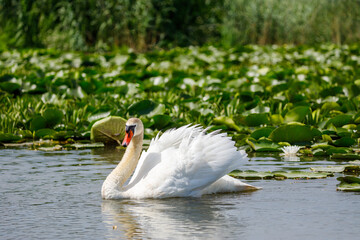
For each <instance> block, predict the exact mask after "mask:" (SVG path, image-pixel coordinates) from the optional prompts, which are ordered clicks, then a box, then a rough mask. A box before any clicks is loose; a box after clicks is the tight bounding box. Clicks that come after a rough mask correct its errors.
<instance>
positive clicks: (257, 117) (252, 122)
mask: <svg viewBox="0 0 360 240" xmlns="http://www.w3.org/2000/svg"><path fill="white" fill-rule="evenodd" d="M269 122H270V121H269V117H268V114H267V113H252V114H249V115H247V116H246V118H245V123H246V125H247V126H249V127H257V126H260V125H264V124H268V123H269Z"/></svg>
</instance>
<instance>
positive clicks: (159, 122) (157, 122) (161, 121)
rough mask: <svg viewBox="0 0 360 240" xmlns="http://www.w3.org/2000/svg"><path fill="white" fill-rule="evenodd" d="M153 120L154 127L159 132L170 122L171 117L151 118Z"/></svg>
mask: <svg viewBox="0 0 360 240" xmlns="http://www.w3.org/2000/svg"><path fill="white" fill-rule="evenodd" d="M152 119H153V120H154V125H153V126H154V127H155V128H157V129H159V130H161V129H163V128H164V127H166V126H167V125H168V124H169V123H170V122H171V120H172V119H171V117H170V116H168V115H155V116H153V117H152Z"/></svg>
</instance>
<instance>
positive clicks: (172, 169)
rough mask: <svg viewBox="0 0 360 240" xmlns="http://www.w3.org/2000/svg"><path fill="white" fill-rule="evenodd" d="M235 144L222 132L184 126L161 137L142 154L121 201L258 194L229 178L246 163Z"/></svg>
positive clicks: (153, 141) (245, 185)
mask: <svg viewBox="0 0 360 240" xmlns="http://www.w3.org/2000/svg"><path fill="white" fill-rule="evenodd" d="M247 159H248V158H247V154H246V153H245V151H237V149H236V147H235V146H234V142H233V141H232V140H231V139H230V138H229V137H227V136H226V134H223V133H219V132H212V133H209V134H206V130H204V129H203V128H201V127H199V126H196V125H195V126H190V125H187V126H183V127H180V128H178V129H172V130H168V131H166V132H164V133H163V134H162V135H161V136H160V135H159V134H158V135H157V136H156V137H155V138H154V139H153V140H152V141H151V143H150V146H149V148H148V150H147V151H143V152H142V154H141V157H140V159H139V162H138V165H137V167H136V169H135V171H134V174H133V176H132V178H131V180H130V182H129V184H128V185H127V186H125V187H124V188H123V191H124V192H122V193H121V197H129V198H164V197H185V196H192V197H198V196H201V195H202V194H209V193H217V192H232V191H243V190H250V189H252V190H255V189H257V188H255V187H252V186H250V185H247V184H245V183H242V182H241V181H240V180H238V179H234V178H232V177H230V176H227V174H228V173H229V172H231V171H232V170H235V169H240V168H241V166H242V165H243V164H244V162H245V161H246V160H247Z"/></svg>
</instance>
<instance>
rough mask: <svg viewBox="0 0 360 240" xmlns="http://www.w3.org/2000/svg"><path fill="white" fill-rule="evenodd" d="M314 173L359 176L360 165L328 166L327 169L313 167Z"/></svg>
mask: <svg viewBox="0 0 360 240" xmlns="http://www.w3.org/2000/svg"><path fill="white" fill-rule="evenodd" d="M310 169H311V171H314V172H330V173H345V174H358V173H359V172H360V165H341V166H327V167H312V168H310Z"/></svg>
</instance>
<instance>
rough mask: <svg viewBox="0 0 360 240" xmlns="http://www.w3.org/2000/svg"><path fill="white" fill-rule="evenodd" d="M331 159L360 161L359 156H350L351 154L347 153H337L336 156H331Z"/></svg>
mask: <svg viewBox="0 0 360 240" xmlns="http://www.w3.org/2000/svg"><path fill="white" fill-rule="evenodd" d="M331 159H334V160H343V161H349V160H358V159H360V155H357V154H351V153H347V154H341V153H337V154H333V155H332V156H331Z"/></svg>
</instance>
